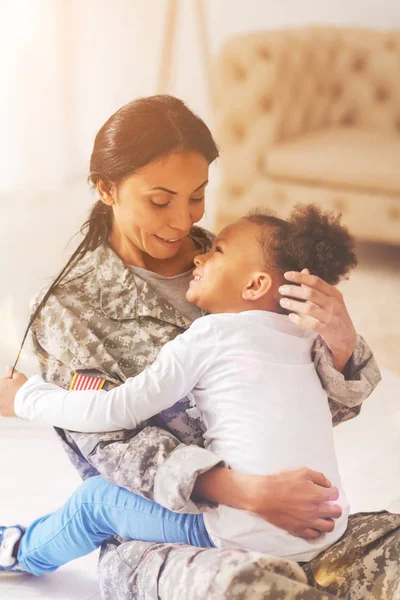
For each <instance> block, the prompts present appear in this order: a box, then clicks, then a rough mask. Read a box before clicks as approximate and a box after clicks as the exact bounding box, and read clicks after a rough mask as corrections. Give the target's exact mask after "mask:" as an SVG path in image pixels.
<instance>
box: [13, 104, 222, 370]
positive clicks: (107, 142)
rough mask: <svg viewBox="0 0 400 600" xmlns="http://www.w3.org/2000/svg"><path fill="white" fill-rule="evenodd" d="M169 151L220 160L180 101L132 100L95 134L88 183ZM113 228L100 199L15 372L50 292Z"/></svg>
mask: <svg viewBox="0 0 400 600" xmlns="http://www.w3.org/2000/svg"><path fill="white" fill-rule="evenodd" d="M173 152H197V153H198V154H201V155H202V156H204V158H205V159H206V160H207V161H208V163H212V162H213V161H214V160H215V159H216V158H217V157H218V148H217V146H216V144H215V142H214V140H213V137H212V135H211V132H210V130H209V129H208V127H207V125H206V124H205V123H204V121H202V120H201V119H200V117H198V116H197V115H195V114H194V113H193V112H192V111H191V110H190V109H189V108H188V107H187V106H186V105H185V104H184V103H183V102H182V100H179V99H178V98H174V97H173V96H167V95H159V96H149V97H147V98H140V99H138V100H134V101H133V102H130V103H129V104H126V105H125V106H123V107H122V108H120V109H119V110H117V112H116V113H114V114H113V115H112V116H111V117H110V118H109V119H108V121H107V122H106V123H104V125H103V127H102V128H101V129H100V131H99V132H98V134H97V135H96V138H95V141H94V147H93V152H92V156H91V159H90V174H89V182H90V183H91V185H92V187H94V188H95V187H97V184H98V183H99V181H103V182H104V184H105V185H106V186H110V184H111V183H113V184H118V183H120V182H121V181H122V180H123V179H125V178H126V177H128V176H129V175H132V174H133V173H135V172H136V171H137V170H138V169H140V168H142V167H144V166H146V165H148V164H150V163H151V162H153V161H156V160H160V159H161V158H163V157H165V156H167V155H168V154H171V153H173ZM112 224H113V212H112V208H111V207H110V206H108V205H106V204H104V203H103V202H102V201H101V200H98V201H97V202H96V203H95V204H94V206H93V208H92V210H91V212H90V215H89V219H88V220H87V221H86V222H85V223H84V224H83V225H82V227H81V230H80V232H81V233H82V234H83V235H84V238H83V240H82V241H81V243H80V244H79V246H78V247H77V249H76V250H75V252H74V253H73V254H72V256H71V258H70V259H69V261H68V262H67V264H66V265H65V267H64V268H63V269H62V270H61V272H60V273H59V274H58V275H57V277H56V278H55V280H54V281H53V283H52V284H51V286H50V288H49V289H48V290H47V292H46V293H45V295H44V296H43V298H42V300H41V301H40V303H39V304H38V306H37V307H36V308H35V310H34V311H33V313H32V315H31V317H30V319H29V323H28V326H27V328H26V331H25V334H24V337H23V340H22V344H21V348H20V350H19V353H18V356H17V359H16V361H15V364H14V367H13V371H14V369H15V367H16V365H17V363H18V360H19V357H20V354H21V351H22V348H23V345H24V343H25V340H26V337H27V335H28V333H29V330H30V328H31V326H32V323H33V322H34V321H35V319H36V318H37V317H38V316H39V314H40V311H41V310H42V308H43V307H44V305H45V304H46V302H47V300H48V299H49V297H50V296H51V294H52V293H53V291H54V289H55V288H56V287H57V286H58V285H59V284H60V282H61V281H62V280H63V279H64V278H65V276H66V275H67V274H68V273H69V272H70V271H71V270H72V269H73V268H74V267H75V266H76V264H77V263H78V262H79V261H80V260H81V259H82V258H83V257H84V256H85V254H86V253H87V252H89V251H92V250H95V249H96V248H97V247H98V246H100V245H101V244H103V243H105V242H107V240H108V238H109V235H110V233H111V229H112Z"/></svg>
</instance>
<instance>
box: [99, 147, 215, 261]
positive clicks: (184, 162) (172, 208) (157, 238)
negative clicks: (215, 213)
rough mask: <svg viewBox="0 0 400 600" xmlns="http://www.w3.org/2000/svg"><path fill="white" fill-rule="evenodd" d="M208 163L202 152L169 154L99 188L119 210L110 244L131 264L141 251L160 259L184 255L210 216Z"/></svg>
mask: <svg viewBox="0 0 400 600" xmlns="http://www.w3.org/2000/svg"><path fill="white" fill-rule="evenodd" d="M208 168H209V165H208V161H207V160H206V159H205V158H204V157H203V156H202V155H201V154H198V153H196V152H191V153H182V154H179V153H176V154H169V155H167V156H166V157H164V158H162V159H160V160H159V161H155V162H152V163H150V164H148V165H146V166H145V167H143V168H142V169H140V170H139V171H137V172H136V173H134V174H133V175H130V176H129V177H127V178H126V179H124V180H123V181H121V182H120V183H119V184H118V185H114V184H113V185H112V186H111V189H110V190H106V188H105V186H104V184H102V183H101V184H100V185H99V192H100V195H101V198H102V200H103V202H106V203H107V204H109V205H111V206H112V207H113V213H114V223H113V230H112V233H111V237H110V242H111V244H112V246H113V248H114V249H115V250H116V251H117V253H118V254H119V255H120V256H121V257H122V258H125V259H127V260H128V261H129V257H133V260H134V257H135V256H137V250H139V251H140V252H141V253H145V254H148V255H150V256H151V257H152V258H154V259H158V260H165V259H171V258H173V257H174V256H176V255H178V254H179V252H180V250H181V247H182V244H183V242H184V240H185V238H186V236H187V235H188V233H189V231H190V228H191V227H192V225H193V224H194V223H197V222H198V221H200V219H201V218H202V216H203V214H204V196H205V188H206V185H207V183H208Z"/></svg>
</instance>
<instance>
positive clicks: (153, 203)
mask: <svg viewBox="0 0 400 600" xmlns="http://www.w3.org/2000/svg"><path fill="white" fill-rule="evenodd" d="M150 204H151V205H152V206H155V207H156V208H165V207H166V206H168V205H169V202H164V203H163V204H159V203H158V202H154V201H153V200H150Z"/></svg>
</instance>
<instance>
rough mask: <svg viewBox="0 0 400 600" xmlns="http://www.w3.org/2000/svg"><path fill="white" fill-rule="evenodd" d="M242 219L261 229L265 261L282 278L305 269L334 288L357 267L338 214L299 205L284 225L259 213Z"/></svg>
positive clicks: (351, 238)
mask: <svg viewBox="0 0 400 600" xmlns="http://www.w3.org/2000/svg"><path fill="white" fill-rule="evenodd" d="M245 218H246V219H247V220H248V221H250V222H252V223H256V224H258V225H260V226H261V235H260V244H261V246H262V248H263V251H264V254H265V261H266V263H267V264H268V265H270V266H272V267H274V268H276V269H278V270H279V271H281V273H282V274H283V273H284V272H286V271H302V270H303V269H308V270H309V271H310V273H311V274H312V275H317V276H318V277H321V279H323V280H324V281H326V282H327V283H330V284H331V285H336V284H337V283H338V282H339V281H340V280H341V279H342V278H343V277H344V276H345V275H346V274H347V273H348V272H349V271H350V270H351V269H353V268H354V267H356V266H357V259H356V255H355V254H354V238H353V237H352V236H351V235H350V233H349V232H348V230H347V228H346V227H345V226H344V225H342V224H341V223H340V218H341V215H340V214H335V213H333V212H323V211H322V210H321V209H320V208H319V207H318V206H316V205H315V204H303V205H302V204H299V205H296V206H295V207H294V209H293V210H292V212H291V214H290V217H289V219H288V220H287V221H285V220H283V219H279V218H277V217H275V216H273V215H271V214H268V213H260V212H257V213H252V214H250V215H248V216H247V217H245Z"/></svg>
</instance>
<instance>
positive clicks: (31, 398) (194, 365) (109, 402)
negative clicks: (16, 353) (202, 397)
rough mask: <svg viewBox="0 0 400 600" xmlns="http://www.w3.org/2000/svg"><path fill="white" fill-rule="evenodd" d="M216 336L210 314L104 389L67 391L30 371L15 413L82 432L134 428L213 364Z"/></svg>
mask: <svg viewBox="0 0 400 600" xmlns="http://www.w3.org/2000/svg"><path fill="white" fill-rule="evenodd" d="M216 352H217V338H216V334H215V331H214V328H213V326H212V324H211V322H210V318H209V317H204V318H202V319H199V320H197V321H195V323H194V324H193V325H192V326H191V327H190V328H189V330H188V331H186V332H185V333H184V334H182V335H179V336H178V337H177V338H175V339H174V340H173V341H171V342H169V343H168V344H166V345H165V346H164V347H163V348H162V350H161V351H160V353H159V354H158V357H157V359H156V360H155V361H154V363H153V364H152V365H151V366H150V367H147V368H146V369H145V370H144V371H143V372H142V373H140V374H139V375H138V376H136V377H132V378H129V379H127V380H126V382H125V383H123V384H122V385H120V386H118V387H116V388H114V389H112V390H110V391H108V392H106V391H104V390H97V391H96V390H84V391H66V390H64V389H63V388H61V387H58V386H57V385H54V384H52V383H46V382H45V381H44V380H43V379H42V378H41V377H40V376H39V375H35V376H34V377H31V378H30V379H28V381H26V383H24V385H23V386H22V387H21V388H20V389H19V390H18V392H17V394H16V397H15V403H14V408H15V413H16V414H17V416H20V417H22V418H25V419H28V420H31V421H34V420H41V421H43V422H45V423H48V424H49V425H53V426H55V427H61V428H64V429H70V430H72V431H80V432H107V431H117V430H121V429H135V428H136V427H138V426H139V425H140V424H141V423H143V422H144V421H146V420H147V419H150V418H151V417H153V416H155V415H157V414H159V413H160V412H161V411H163V410H165V409H167V408H170V407H171V406H173V405H174V404H175V403H176V402H177V401H178V400H180V399H181V398H183V397H184V396H186V395H187V394H188V393H189V392H190V391H191V390H192V389H193V388H194V387H195V386H196V384H197V383H198V381H199V380H200V378H201V376H202V375H203V374H204V372H205V371H206V370H207V368H208V367H209V366H210V365H212V364H213V360H214V357H215V355H216Z"/></svg>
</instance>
